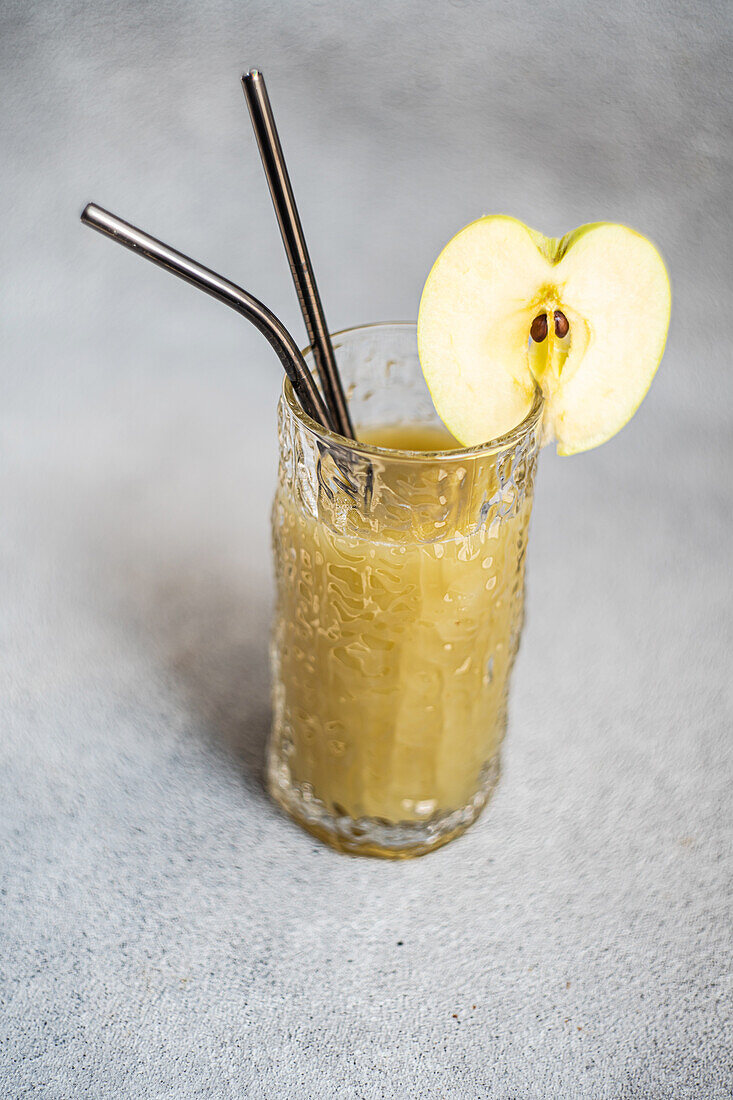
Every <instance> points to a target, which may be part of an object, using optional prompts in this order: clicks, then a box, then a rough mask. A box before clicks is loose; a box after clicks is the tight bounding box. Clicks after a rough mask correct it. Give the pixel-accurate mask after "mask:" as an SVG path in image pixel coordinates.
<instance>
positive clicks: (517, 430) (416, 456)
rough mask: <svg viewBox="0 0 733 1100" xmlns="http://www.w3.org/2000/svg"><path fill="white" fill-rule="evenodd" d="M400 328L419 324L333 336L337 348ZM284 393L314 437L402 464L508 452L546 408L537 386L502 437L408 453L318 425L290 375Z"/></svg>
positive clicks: (385, 324) (373, 325)
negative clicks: (344, 341)
mask: <svg viewBox="0 0 733 1100" xmlns="http://www.w3.org/2000/svg"><path fill="white" fill-rule="evenodd" d="M399 328H403V329H404V328H409V329H413V330H414V331H416V330H417V324H416V323H415V322H414V321H371V322H369V323H367V324H365V325H353V326H351V327H350V328H342V329H339V331H338V332H332V333H331V334H330V335H331V340H332V341H333V343H334V346H336V344H337V341H338V339H339V338H340V337H344V336H353V335H355V334H356V333H360V332H368V331H369V329H399ZM312 352H313V347H312V345H309V346H308V347H307V348H304V349H303V351H302V354H303V358H306V357H307V356H308V355H311V354H312ZM282 394H283V398H284V400H285V402H286V404H287V406H288V408H289V409H290V411H291V412H292V413H293V415H294V416H295V417H296V419H297V420H299V421H300V423H301V424H302V425H303V426H304V427H305V428H306V429H307V430H308V431H309V432H310V433H311V435H314V436H316V437H317V438H318V439H322V440H325V441H326V442H328V443H330V444H334V445H337V446H339V447H342V448H344V449H346V450H350V451H355V452H357V453H359V454H367V455H377V456H379V457H380V458H392V459H399V460H402V461H404V460H409V461H428V462H434V461H435V460H436V459H440V460H441V461H451V460H453V461H456V460H460V459H466V458H475V457H479V456H482V455H486V454H491V453H492V452H494V451H502V450H505V449H506V448H508V447H511V446H512V445H514V444H517V443H519V442H520V440H521V439H522V438H523V437H524V436H525V435H526V434H527V432H529V431H531V429H532V428H533V427H535V426H536V424H538V423H539V420H540V417H541V415H542V409H543V405H544V400H543V397H542V391H541V389H540V388H539V386H537V385H536V386H535V392H534V398H533V400H532V405H531V407H530V409H529V412H528V413H527V415H526V416H525V417H523V419H522V420H520V421H519V423H518V424H515V425H514V427H513V428H510V429H509V431H507V432H504V433H503V434H502V435H498V436H495V437H494V438H493V439H489V440H487V441H486V442H485V443H477V444H475V445H474V446H473V447H452V448H451V449H450V450H443V451H409V450H401V449H398V448H395V447H379V446H377V445H376V444H374V443H361V442H360V441H359V440H358V439H348V438H347V437H346V436H344V435H339V433H338V432H334V431H331V429H330V428H325V427H324V426H323V425H322V424H319V423H318V421H317V420H314V419H313V417H312V416H309V415H308V413H307V412H306V411H305V409H304V408H303V407H302V406H301V405H300V403H299V402H298V400H297V398H296V396H295V393H294V391H293V387H292V384H291V382H290V379H289V378H288V377H287V376H286V377H285V379H284V381H283V388H282Z"/></svg>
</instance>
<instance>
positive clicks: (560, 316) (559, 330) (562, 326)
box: [554, 309, 570, 340]
mask: <svg viewBox="0 0 733 1100" xmlns="http://www.w3.org/2000/svg"><path fill="white" fill-rule="evenodd" d="M554 316H555V336H559V337H560V339H561V340H562V338H563V337H564V336H567V334H568V332H569V330H570V322H569V321H568V319H567V317H566V316H565V314H564V313H563V312H562V311H561V310H559V309H556V310H555V314H554Z"/></svg>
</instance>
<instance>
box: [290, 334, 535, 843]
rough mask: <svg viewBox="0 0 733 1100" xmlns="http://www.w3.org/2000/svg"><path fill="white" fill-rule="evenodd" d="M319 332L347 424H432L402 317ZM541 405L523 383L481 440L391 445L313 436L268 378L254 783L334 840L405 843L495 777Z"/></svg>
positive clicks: (445, 830)
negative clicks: (328, 337) (329, 350)
mask: <svg viewBox="0 0 733 1100" xmlns="http://www.w3.org/2000/svg"><path fill="white" fill-rule="evenodd" d="M333 339H334V347H335V350H336V357H337V360H338V365H339V369H340V371H341V375H342V378H343V381H344V386H345V389H346V392H347V396H348V399H349V406H350V409H351V412H352V416H353V419H354V423H355V424H356V425H357V434H360V433H363V434H364V435H368V434H370V433H372V434H373V431H374V429H375V428H379V429H383V428H397V427H405V426H407V427H414V426H419V427H421V428H425V429H427V430H428V431H429V430H430V429H431V428H432V430H433V431H434V432H435V431H436V429H437V427H438V426H440V421H439V420H438V418H437V416H436V413H435V410H434V408H433V404H432V401H431V399H430V395H429V393H428V390H427V387H426V385H425V381H424V379H423V375H422V372H421V370H420V363H419V360H418V356H417V345H416V334H415V326H414V325H410V324H379V325H370V326H366V327H363V328H356V329H351V330H348V331H346V332H341V333H338V334H337V335H335V336H334V338H333ZM309 365H311V367H312V362H309ZM541 418H542V402H541V398H540V396H539V395H538V396H537V397H536V398H535V402H534V404H533V407H532V409H531V411H530V412H529V414H528V415H527V417H526V418H525V419H524V420H523V421H522V423H521V424H519V425H518V426H517V427H516V428H515V429H514V430H513V431H511V432H509V433H508V434H507V435H504V436H502V437H501V438H500V439H497V440H494V441H492V442H491V443H487V444H485V445H483V446H480V447H473V448H470V449H460V450H444V451H433V452H425V451H411V450H404V451H403V450H392V449H387V448H385V447H378V446H370V445H367V444H364V443H354V442H350V441H346V440H344V439H342V438H341V437H339V436H335V435H333V434H332V433H331V432H329V431H327V430H325V429H323V428H322V427H320V425H318V424H316V423H315V422H314V421H313V420H311V419H310V418H309V417H308V416H307V415H306V414H305V413H304V412H303V411H302V409H301V408H300V406H299V405H298V404H297V403H296V401H295V399H294V397H293V393H292V390H291V388H290V384H289V383H287V382H286V384H285V387H284V391H283V395H282V397H281V399H280V405H279V423H278V438H279V447H280V464H279V479H278V488H277V494H276V497H275V502H274V506H273V547H274V558H275V574H276V584H277V608H276V614H275V624H274V632H273V641H272V678H273V704H274V708H273V709H274V714H273V727H272V733H271V736H270V742H269V748H268V785H269V789H270V792H271V794H272V795H273V796H274V798H275V799H276V800H277V801H278V802H279V803H280V805H281V806H283V807H284V809H285V810H286V811H287V812H288V813H289V814H291V815H292V817H294V818H295V820H296V821H298V822H299V823H300V824H301V825H303V826H304V827H305V828H306V829H308V830H309V831H310V832H311V833H314V834H315V835H316V836H318V837H320V838H321V839H323V840H325V841H327V842H328V843H330V844H332V845H333V846H334V847H336V848H338V849H340V850H342V851H348V852H352V853H361V854H364V855H377V856H386V857H392V858H405V857H409V856H415V855H422V854H423V853H425V852H429V851H431V850H432V849H434V848H437V847H439V846H440V845H441V844H445V843H446V841H448V840H450V839H451V838H452V837H454V836H457V835H458V834H459V833H462V832H463V831H464V830H465V829H466V828H467V827H468V826H469V825H470V824H471V823H472V822H473V821H474V820H475V819H476V817H477V816H478V815H479V813H480V812H481V810H482V809H483V807H484V806H485V805H486V802H487V800H488V798H489V796H490V795H491V793H492V791H493V789H494V787H495V785H496V782H497V779H498V776H499V753H500V747H501V742H502V739H503V737H504V732H505V728H506V720H507V695H508V687H509V676H510V672H511V668H512V664H513V662H514V657H515V655H516V652H517V647H518V643H519V635H520V631H521V627H522V618H523V603H524V560H525V552H526V548H527V528H528V524H529V517H530V511H531V508H532V494H533V482H534V475H535V469H536V463H537V453H538V449H539V443H540V432H541ZM360 438H363V435H360Z"/></svg>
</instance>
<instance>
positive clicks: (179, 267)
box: [81, 203, 338, 430]
mask: <svg viewBox="0 0 733 1100" xmlns="http://www.w3.org/2000/svg"><path fill="white" fill-rule="evenodd" d="M81 220H82V222H84V224H85V225H89V226H91V228H92V229H96V230H97V232H99V233H104V234H105V236H107V237H109V238H110V239H111V240H113V241H117V242H118V243H119V244H122V245H124V246H125V248H129V249H131V251H133V252H137V253H138V254H139V255H140V256H144V257H145V259H146V260H150V261H151V263H154V264H157V265H158V267H162V268H165V270H166V271H170V272H172V273H173V274H174V275H177V276H178V277H179V279H184V280H185V281H186V282H187V283H191V284H192V286H195V287H197V288H198V289H199V290H203V291H204V293H205V294H210V295H211V296H212V298H217V299H218V300H219V301H220V302H224V304H225V305H228V306H230V307H231V308H232V309H235V310H236V311H237V312H238V313H241V314H242V316H243V317H246V318H247V320H248V321H251V322H252V324H253V325H254V326H255V328H256V329H258V331H259V332H261V333H262V335H263V336H264V337H265V339H266V340H268V341H269V343H270V345H271V346H272V348H273V349H274V351H275V354H276V355H277V357H278V359H279V360H280V362H281V363H282V365H283V367H284V369H285V373H286V374H287V376H288V378H289V379H290V382H291V384H292V387H293V390H294V392H295V396H296V397H297V398H298V401H299V402H300V404H301V405H302V406H303V408H304V410H305V411H306V412H307V413H308V415H309V416H310V417H312V418H313V419H314V420H317V421H318V422H319V423H320V424H322V425H323V427H324V428H331V429H334V430H338V429H337V428H335V426H334V425H333V423H332V421H331V418H330V416H329V414H328V411H327V409H326V406H325V404H324V402H323V398H322V397H321V394H320V392H319V390H318V387H317V386H316V384H315V382H314V381H313V376H312V375H311V373H310V371H309V370H308V367H307V366H306V363H305V360H304V359H303V356H302V355H301V353H300V350H299V348H298V345H297V344H296V343H295V340H294V339H293V337H292V336H291V335H290V333H289V332H288V330H287V329H286V328H285V325H284V324H283V323H282V321H281V320H280V319H279V318H278V317H276V316H275V314H274V313H273V312H272V311H271V310H269V309H268V308H267V306H265V305H263V304H262V302H260V301H258V299H257V298H254V297H253V296H252V295H251V294H248V293H247V291H246V290H242V288H241V287H239V286H237V285H236V284H235V283H231V282H229V280H228V279H224V278H223V277H222V276H221V275H217V274H216V272H215V271H211V270H210V269H209V268H208V267H203V265H202V264H199V263H197V262H196V261H195V260H192V259H191V258H190V257H189V256H184V254H183V253H182V252H176V250H175V249H174V248H170V247H169V246H168V245H167V244H163V242H162V241H159V240H156V238H155V237H151V236H150V235H149V234H148V233H144V232H143V231H142V229H137V228H136V227H135V226H134V225H130V224H129V222H125V221H123V220H122V219H121V218H118V217H117V216H116V215H115V214H111V213H110V212H109V211H108V210H103V209H102V208H101V207H99V206H96V205H95V204H94V203H89V204H88V205H87V206H86V207H85V208H84V210H83V211H82V215H81Z"/></svg>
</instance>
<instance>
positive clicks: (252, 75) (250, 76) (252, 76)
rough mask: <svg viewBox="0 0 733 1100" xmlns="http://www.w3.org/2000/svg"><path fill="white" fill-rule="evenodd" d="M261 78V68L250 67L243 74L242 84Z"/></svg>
mask: <svg viewBox="0 0 733 1100" xmlns="http://www.w3.org/2000/svg"><path fill="white" fill-rule="evenodd" d="M261 78H262V70H261V69H250V70H249V72H248V73H245V74H244V75H243V77H242V83H243V84H251V83H252V82H253V81H255V80H260V79H261Z"/></svg>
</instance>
